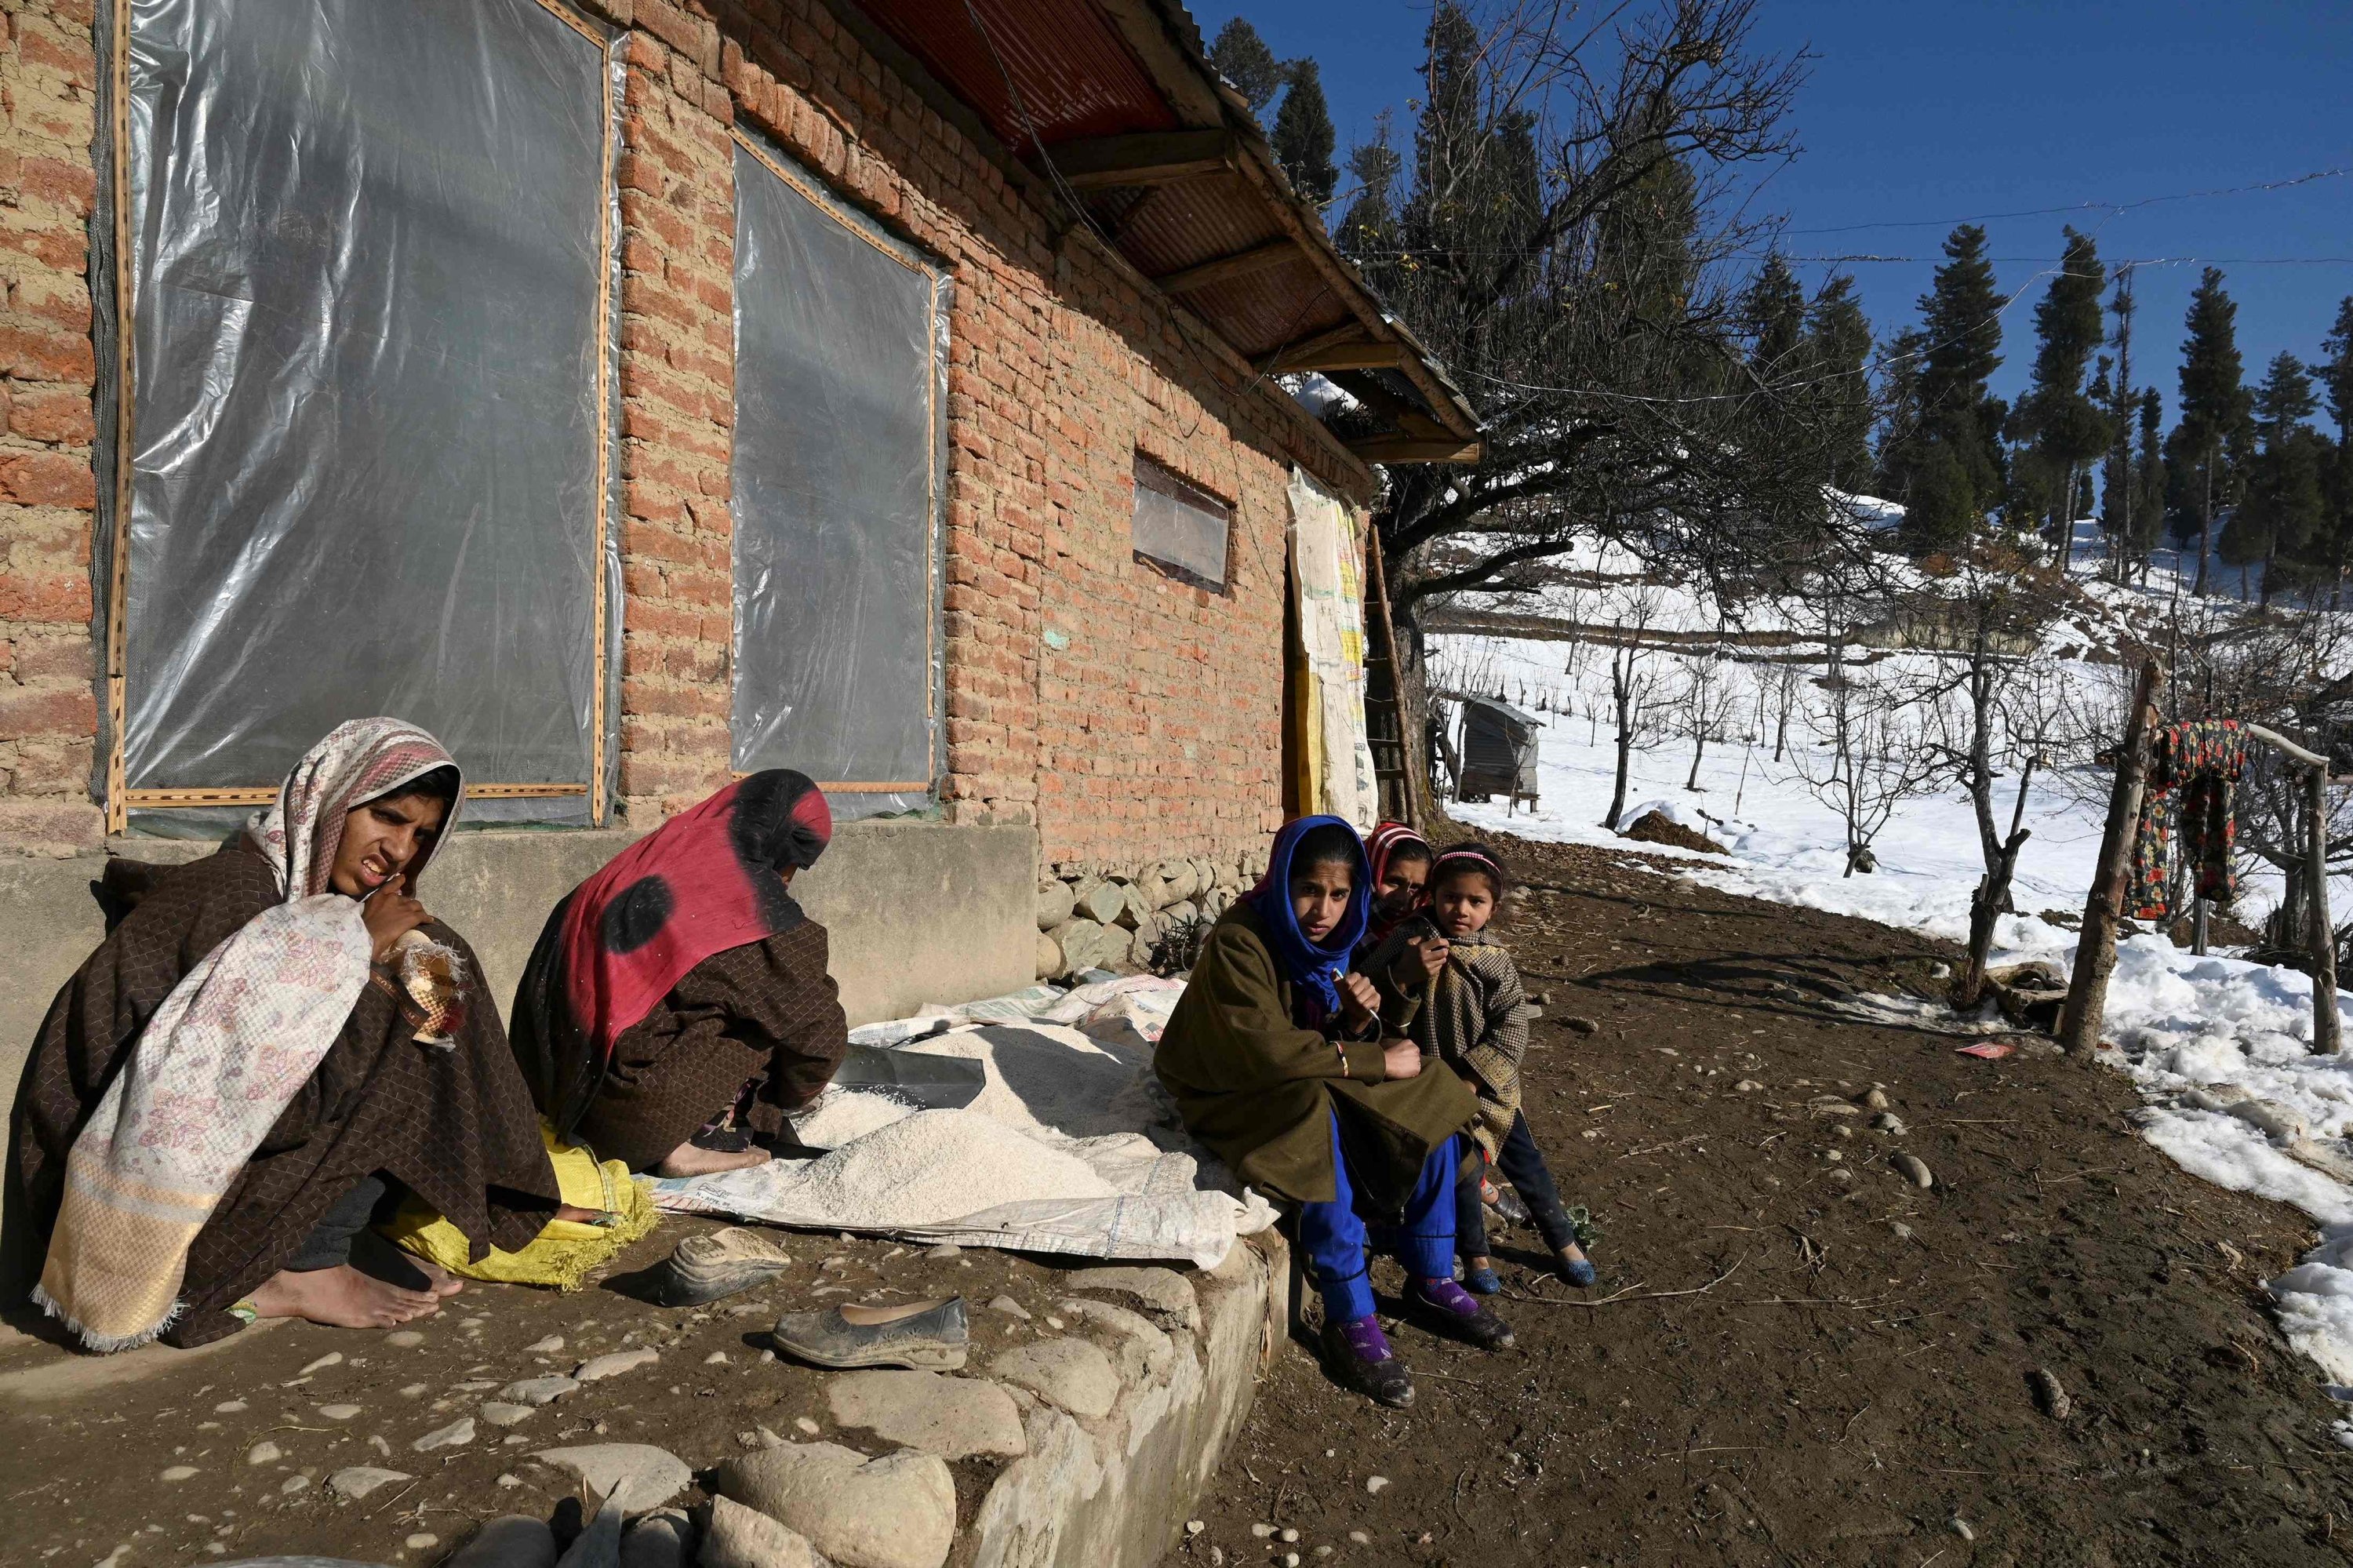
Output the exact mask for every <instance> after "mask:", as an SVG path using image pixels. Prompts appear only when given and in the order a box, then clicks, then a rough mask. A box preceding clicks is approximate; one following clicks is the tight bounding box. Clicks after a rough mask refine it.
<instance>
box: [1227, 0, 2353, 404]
mask: <svg viewBox="0 0 2353 1568" xmlns="http://www.w3.org/2000/svg"><path fill="white" fill-rule="evenodd" d="M1638 3H1639V0H1638ZM1192 10H1193V15H1194V17H1195V19H1196V20H1197V21H1198V22H1199V24H1200V26H1201V30H1202V33H1203V36H1204V37H1214V36H1215V35H1216V32H1217V29H1218V28H1219V26H1222V25H1223V24H1224V23H1225V21H1226V20H1227V18H1229V16H1234V15H1236V14H1237V13H1240V14H1242V15H1246V16H1249V17H1250V21H1251V22H1252V23H1253V24H1254V25H1255V26H1257V27H1258V29H1259V31H1260V32H1261V33H1262V34H1263V35H1265V37H1266V39H1267V41H1268V43H1269V44H1270V45H1271V47H1272V48H1273V49H1274V51H1275V53H1276V54H1277V55H1279V56H1282V57H1285V58H1289V57H1293V56H1297V55H1313V56H1314V57H1315V58H1317V60H1319V61H1320V62H1321V64H1322V66H1323V74H1324V90H1325V93H1326V95H1327V96H1328V97H1329V98H1330V100H1331V102H1332V115H1333V119H1334V121H1335V122H1336V123H1337V125H1338V127H1339V132H1340V145H1341V149H1342V155H1343V159H1344V160H1345V150H1346V148H1347V147H1348V146H1349V145H1350V144H1351V143H1354V142H1356V141H1360V140H1364V139H1366V138H1367V137H1369V135H1370V134H1371V130H1372V124H1373V117H1374V115H1375V114H1376V113H1377V112H1378V111H1380V110H1381V109H1383V108H1384V107H1387V108H1390V109H1392V110H1394V111H1395V112H1396V117H1397V122H1398V128H1399V131H1400V133H1401V134H1403V133H1404V132H1406V130H1407V128H1408V127H1409V123H1410V116H1409V112H1408V111H1407V109H1406V100H1407V99H1409V98H1410V97H1413V96H1415V95H1416V93H1417V92H1418V84H1417V80H1416V77H1415V68H1416V67H1417V65H1418V64H1419V61H1420V58H1421V34H1422V28H1423V26H1425V25H1426V23H1427V21H1428V19H1429V14H1430V6H1429V4H1428V0H1256V3H1255V4H1250V5H1235V4H1232V3H1231V0H1194V3H1193V5H1192ZM1592 14H1598V13H1588V15H1592ZM1757 39H1758V42H1759V44H1760V45H1761V47H1763V48H1767V49H1769V50H1773V51H1775V52H1783V53H1786V52H1792V51H1796V50H1800V49H1802V50H1805V51H1807V52H1808V53H1810V55H1812V56H1813V57H1814V58H1813V59H1812V60H1811V61H1810V65H1809V71H1810V76H1809V79H1808V81H1807V84H1806V86H1805V88H1804V90H1802V91H1801V92H1800V94H1799V98H1798V102H1797V110H1796V116H1795V118H1796V131H1797V137H1798V141H1799V145H1800V147H1801V149H1802V151H1801V152H1800V153H1799V155H1798V157H1797V158H1796V159H1795V160H1794V161H1793V162H1791V163H1790V164H1787V165H1785V166H1784V167H1782V168H1780V169H1778V170H1777V171H1775V172H1773V173H1772V175H1771V176H1770V177H1769V179H1767V181H1766V182H1765V183H1764V185H1763V186H1762V191H1761V206H1762V209H1763V210H1767V211H1769V212H1772V213H1775V214H1777V215H1778V216H1780V217H1783V218H1785V219H1786V221H1787V224H1788V238H1787V240H1786V244H1787V247H1788V249H1790V250H1791V251H1792V252H1794V253H1796V254H1798V255H1829V254H1841V253H1856V252H1861V253H1868V254H1871V255H1876V256H1896V257H1908V258H1919V260H1903V261H1887V262H1872V263H1850V264H1848V266H1847V268H1846V270H1849V271H1852V273H1853V274H1854V276H1855V278H1856V281H1857V282H1858V283H1859V284H1860V286H1861V289H1862V297H1863V302H1864V305H1865V308H1866V309H1867V310H1868V311H1869V313H1870V314H1871V318H1872V323H1873V328H1874V329H1875V330H1876V331H1877V332H1878V333H1879V334H1880V335H1881V336H1882V337H1883V338H1884V337H1886V336H1889V335H1892V334H1893V332H1894V331H1895V330H1897V329H1899V328H1901V327H1902V326H1904V325H1906V324H1909V323H1911V322H1912V321H1913V320H1914V318H1915V312H1914V302H1915V299H1916V298H1917V297H1918V296H1919V295H1920V294H1921V293H1922V292H1923V291H1925V290H1926V288H1927V286H1928V280H1929V274H1930V273H1931V271H1933V270H1934V268H1935V264H1936V260H1937V246H1938V245H1939V243H1940V242H1941V241H1942V240H1943V238H1944V237H1945V234H1946V232H1947V230H1948V229H1949V228H1950V227H1951V224H1952V222H1953V220H1955V219H1957V218H1962V217H1971V218H1975V217H1979V215H1986V214H1994V213H2014V212H2021V211H2026V210H2031V209H2037V208H2044V207H2073V206H2075V205H2077V204H2081V203H2125V202H2133V201H2141V200H2145V199H2147V198H2148V197H2152V196H2174V195H2177V194H2179V193H2183V192H2192V191H2206V190H2215V189H2221V188H2226V187H2236V186H2244V185H2256V184H2261V183H2264V182H2270V181H2278V180H2285V179H2291V178H2294V177H2295V176H2297V175H2306V174H2311V173H2313V172H2315V171H2319V170H2327V169H2345V170H2348V175H2345V176H2343V177H2338V178H2334V179H2327V180H2320V181H2316V182H2313V183H2311V184H2308V185H2301V186H2298V187H2296V188H2294V189H2288V190H2277V191H2271V192H2266V193H2258V194H2247V195H2239V196H2211V197H2204V198H2200V199H2195V200H2185V201H2165V202H2159V203H2157V204H2155V205H2151V206H2148V207H2140V208H2137V209H2136V210H2133V211H2128V212H2125V213H2121V214H2110V213H2107V212H2105V211H2096V210H2095V211H2086V212H2083V213H2050V214H2047V215H2043V216H2037V217H2006V218H1990V217H1989V218H1987V219H1985V227H1986V228H1987V230H1988V232H1989V237H1990V241H1991V243H1990V245H1989V249H1990V251H1991V252H1992V254H1993V255H1994V256H1995V257H1996V258H1997V259H1998V261H1997V266H1996V273H1997V276H1998V277H1999V279H2000V283H2001V286H2002V288H2003V290H2004V291H2006V292H2007V291H2016V290H2020V289H2021V288H2022V289H2023V290H2024V291H2025V292H2024V294H2023V296H2022V297H2021V299H2020V300H2019V301H2018V302H2017V303H2016V304H2015V305H2013V306H2012V307H2011V308H2010V313H2009V314H2008V315H2007V316H2005V317H2004V319H2003V331H2004V342H2003V364H2002V367H2001V369H2000V372H1998V373H1997V375H1996V376H1995V390H1996V391H1997V392H1998V393H2000V394H2001V395H2003V396H2014V395H2015V394H2016V393H2017V392H2018V390H2019V389H2020V387H2021V386H2022V385H2023V383H2024V381H2025V377H2026V371H2027V366H2028V362H2029V360H2030V359H2031V355H2032V347H2031V334H2032V318H2031V311H2032V309H2033V305H2034V302H2035V301H2036V300H2037V299H2039V298H2040V297H2041V294H2042V283H2041V281H2038V279H2037V276H2036V275H2037V274H2038V273H2039V272H2041V271H2042V270H2046V269H2048V268H2049V267H2051V266H2052V265H2053V264H2054V263H2055V261H2056V259H2057V257H2058V254H2059V247H2060V226H2061V225H2062V224H2064V223H2068V222H2071V221H2072V222H2073V223H2074V224H2075V225H2076V227H2078V228H2095V230H2096V233H2097V237H2098V239H2099V243H2100V250H2101V254H2102V256H2103V257H2104V258H2109V259H2114V258H2120V257H2126V256H2130V257H2138V258H2159V257H2167V258H2173V257H2200V258H2211V259H2213V260H2215V261H2216V264H2217V265H2220V266H2221V268H2222V270H2223V271H2224V273H2225V274H2226V276H2227V278H2228V283H2227V285H2226V286H2227V287H2228V289H2229V291H2230V292H2231V294H2232V297H2233V298H2234V299H2236V300H2237V301H2238V302H2239V342H2240V348H2241V351H2242V354H2243V355H2244V356H2245V359H2246V365H2247V375H2248V378H2249V380H2250V381H2253V380H2254V379H2256V378H2257V377H2259V376H2261V375H2262V372H2263V366H2265V365H2266V364H2268V363H2269V361H2270V359H2271V357H2272V355H2274V354H2276V353H2278V352H2280V351H2281V350H2283V349H2284V350H2286V351H2288V352H2290V353H2293V354H2295V355H2297V356H2298V357H2300V358H2304V359H2307V360H2309V359H2313V358H2316V357H2318V356H2319V354H2320V339H2321V336H2322V334H2325V333H2326V332H2327V330H2328V324H2329V322H2330V320H2331V318H2332V317H2333V316H2334V315H2335V313H2336V310H2337V302H2338V301H2340V300H2342V299H2343V298H2345V297H2346V296H2347V295H2348V294H2353V14H2348V9H2347V7H2346V5H2345V4H2344V0H2311V3H2303V4H2289V3H2286V0H2277V3H2268V4H2266V3H2255V0H2227V3H2217V0H2202V3H2200V4H2188V3H2183V0H2044V3H2043V4H2040V5H2035V4H2026V3H2023V0H1929V3H1926V4H1923V3H1920V0H1912V3H1910V4H1889V3H1888V0H1873V3H1869V4H1863V3H1856V0H1763V4H1762V5H1761V6H1760V7H1759V16H1758V32H1757ZM1343 179H1344V181H1345V174H1344V175H1343ZM1897 224H1901V225H1903V227H1894V225H1897ZM1862 225H1872V226H1874V227H1869V228H1863V227H1857V226H1862ZM1808 230H1814V231H1817V232H1806V231H1808ZM1823 230H1841V232H1820V231H1823ZM2310 257H2327V258H2335V259H2337V260H2334V261H2331V262H2328V263H2327V264H2307V265H2291V264H2279V263H2278V262H2276V261H2274V260H2270V259H2277V258H2310ZM1806 270H1807V272H1808V274H1809V278H1810V281H1819V280H1820V276H1821V275H1822V273H1823V272H1824V271H1825V270H1827V269H1826V268H1825V267H1823V266H1820V265H1816V266H1812V267H1810V268H1808V269H1806ZM2198 272H2199V268H2198V266H2197V265H2196V264H2194V263H2186V264H2178V265H2168V266H2148V267H2144V268H2142V269H2141V270H2139V272H2138V276H2137V283H2136V290H2137V294H2138V298H2139V302H2140V313H2139V316H2138V319H2137V326H2136V328H2135V333H2134V343H2133V355H2134V376H2133V379H2134V380H2135V382H2136V383H2137V384H2140V385H2143V386H2146V385H2149V384H2150V383H2152V382H2154V384H2155V385H2156V386H2157V387H2158V388H2159V389H2160V391H2162V392H2163V394H2164V396H2165V404H2166V418H2167V422H2168V424H2169V423H2171V422H2172V418H2173V415H2174V407H2173V405H2174V391H2175V383H2174V372H2175V366H2176V363H2177V360H2178V357H2179V355H2178V352H2177V351H2178V349H2179V344H2180V340H2181V318H2182V313H2183V312H2184V311H2185V310H2186V309H2187V308H2188V304H2189V291H2190V290H2191V289H2192V288H2193V287H2195V286H2196V284H2197V281H2198Z"/></svg>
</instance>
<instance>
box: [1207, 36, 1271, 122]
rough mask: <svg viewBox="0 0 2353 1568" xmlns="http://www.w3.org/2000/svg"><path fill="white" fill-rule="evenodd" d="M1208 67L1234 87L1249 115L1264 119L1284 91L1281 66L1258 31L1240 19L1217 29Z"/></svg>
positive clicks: (1211, 46) (1210, 48)
mask: <svg viewBox="0 0 2353 1568" xmlns="http://www.w3.org/2000/svg"><path fill="white" fill-rule="evenodd" d="M1209 63H1210V64H1211V65H1213V66H1215V67H1217V68H1218V74H1219V76H1222V77H1224V78H1225V79H1227V80H1228V81H1229V82H1232V83H1233V84H1234V86H1235V88H1236V89H1237V90H1240V93H1241V95H1242V97H1243V98H1244V99H1245V100H1247V101H1249V103H1250V112H1251V113H1252V114H1255V115H1258V116H1259V117H1261V119H1263V118H1264V117H1265V114H1266V106H1267V105H1268V104H1270V103H1272V102H1273V101H1274V95H1275V94H1276V93H1278V92H1280V91H1282V61H1280V60H1278V59H1276V58H1274V51H1273V50H1272V49H1270V48H1267V47H1266V40H1265V39H1264V38H1261V37H1259V36H1258V29H1257V28H1256V27H1253V26H1250V24H1249V23H1248V22H1247V21H1245V20H1243V19H1242V18H1241V17H1240V16H1236V17H1235V18H1234V19H1233V20H1232V21H1230V22H1228V23H1227V24H1226V25H1225V26H1222V27H1220V28H1219V29H1218V37H1217V41H1216V42H1215V43H1212V44H1211V45H1210V46H1209Z"/></svg>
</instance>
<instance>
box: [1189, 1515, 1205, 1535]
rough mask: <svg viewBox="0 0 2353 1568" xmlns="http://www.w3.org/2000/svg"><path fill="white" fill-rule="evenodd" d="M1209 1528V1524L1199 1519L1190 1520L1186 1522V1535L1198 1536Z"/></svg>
mask: <svg viewBox="0 0 2353 1568" xmlns="http://www.w3.org/2000/svg"><path fill="white" fill-rule="evenodd" d="M1208 1528H1209V1527H1208V1524H1207V1523H1205V1522H1204V1521H1202V1520H1198V1519H1188V1520H1186V1521H1185V1533H1186V1534H1187V1535H1198V1534H1200V1533H1201V1531H1205V1530H1207V1529H1208Z"/></svg>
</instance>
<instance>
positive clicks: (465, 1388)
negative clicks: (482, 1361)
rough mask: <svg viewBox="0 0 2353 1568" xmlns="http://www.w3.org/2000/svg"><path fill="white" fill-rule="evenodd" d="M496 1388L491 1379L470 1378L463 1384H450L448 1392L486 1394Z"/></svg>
mask: <svg viewBox="0 0 2353 1568" xmlns="http://www.w3.org/2000/svg"><path fill="white" fill-rule="evenodd" d="M498 1386H499V1385H498V1383H497V1382H496V1381H495V1380H494V1379H491V1378H486V1377H470V1378H468V1379H467V1380H466V1381H465V1382H463V1383H451V1384H450V1385H449V1392H450V1393H488V1392H490V1391H491V1389H494V1388H496V1387H498Z"/></svg>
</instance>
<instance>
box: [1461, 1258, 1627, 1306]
mask: <svg viewBox="0 0 2353 1568" xmlns="http://www.w3.org/2000/svg"><path fill="white" fill-rule="evenodd" d="M1552 1267H1553V1272H1554V1273H1555V1274H1557V1275H1559V1276H1560V1277H1562V1278H1563V1279H1565V1280H1567V1282H1568V1283H1569V1284H1571V1285H1574V1286H1577V1287H1579V1288H1580V1289H1581V1288H1583V1287H1586V1286H1589V1285H1591V1284H1592V1283H1593V1282H1594V1280H1596V1279H1598V1278H1599V1275H1598V1274H1596V1273H1595V1272H1594V1268H1593V1260H1592V1259H1591V1258H1589V1257H1562V1258H1556V1259H1554V1260H1553V1266H1552ZM1462 1288H1463V1289H1465V1290H1468V1291H1469V1292H1471V1293H1472V1295H1473V1296H1495V1295H1500V1294H1501V1293H1502V1291H1503V1288H1504V1277H1503V1276H1502V1275H1500V1274H1498V1273H1496V1272H1495V1271H1494V1270H1493V1268H1473V1269H1468V1270H1465V1271H1464V1273H1463V1276H1462Z"/></svg>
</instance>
